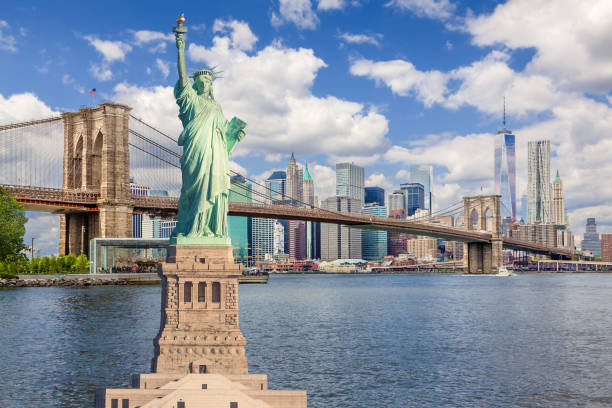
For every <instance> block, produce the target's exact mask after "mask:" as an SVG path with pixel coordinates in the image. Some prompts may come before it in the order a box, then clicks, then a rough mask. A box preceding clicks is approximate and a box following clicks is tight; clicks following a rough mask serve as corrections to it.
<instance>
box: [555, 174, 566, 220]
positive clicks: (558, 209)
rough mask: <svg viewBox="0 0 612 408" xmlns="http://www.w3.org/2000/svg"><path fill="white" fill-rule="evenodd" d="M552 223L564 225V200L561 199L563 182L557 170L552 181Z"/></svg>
mask: <svg viewBox="0 0 612 408" xmlns="http://www.w3.org/2000/svg"><path fill="white" fill-rule="evenodd" d="M553 224H557V225H565V200H564V199H563V182H562V181H561V177H559V170H557V176H556V177H555V181H554V182H553Z"/></svg>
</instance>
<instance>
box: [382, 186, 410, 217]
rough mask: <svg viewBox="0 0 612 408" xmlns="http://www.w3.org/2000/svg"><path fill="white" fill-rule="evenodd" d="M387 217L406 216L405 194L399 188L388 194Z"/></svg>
mask: <svg viewBox="0 0 612 408" xmlns="http://www.w3.org/2000/svg"><path fill="white" fill-rule="evenodd" d="M387 198H388V202H389V217H393V218H403V217H406V196H405V195H404V193H402V192H401V191H400V190H396V191H394V192H392V193H391V194H389V196H388V197H387Z"/></svg>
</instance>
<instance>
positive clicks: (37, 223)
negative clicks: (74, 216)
mask: <svg viewBox="0 0 612 408" xmlns="http://www.w3.org/2000/svg"><path fill="white" fill-rule="evenodd" d="M26 216H27V217H28V222H27V223H26V225H25V227H26V233H25V235H24V237H23V238H24V242H25V243H26V245H28V246H29V245H31V242H32V238H34V254H35V255H36V256H47V255H57V254H58V245H59V215H55V214H45V213H37V212H30V211H28V212H26Z"/></svg>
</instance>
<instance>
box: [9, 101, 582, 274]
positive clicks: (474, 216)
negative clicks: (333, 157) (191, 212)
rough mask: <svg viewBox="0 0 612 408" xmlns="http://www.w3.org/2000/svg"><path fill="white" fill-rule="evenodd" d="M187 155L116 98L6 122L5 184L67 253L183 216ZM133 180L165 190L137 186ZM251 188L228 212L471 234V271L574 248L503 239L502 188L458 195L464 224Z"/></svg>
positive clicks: (457, 237)
mask: <svg viewBox="0 0 612 408" xmlns="http://www.w3.org/2000/svg"><path fill="white" fill-rule="evenodd" d="M180 157H181V148H180V147H179V146H178V145H177V141H176V138H174V137H172V136H169V135H167V134H166V133H164V132H162V131H160V130H159V129H156V128H155V127H153V126H151V125H149V124H147V123H146V122H144V121H143V120H141V119H139V118H137V117H136V116H134V115H132V114H131V109H130V108H129V107H127V106H124V105H120V104H116V103H102V104H100V105H99V106H98V107H87V108H81V109H80V110H79V111H78V112H67V113H62V114H61V115H60V116H56V117H50V118H42V119H39V120H33V121H28V122H22V123H13V124H6V125H1V126H0V158H1V164H0V186H1V187H2V188H5V189H7V190H9V191H10V192H11V194H12V195H14V196H15V197H16V199H17V201H19V202H20V203H22V204H23V206H24V208H25V209H26V210H27V211H40V212H50V213H55V214H59V215H60V240H59V253H60V254H67V253H75V254H79V253H80V252H81V251H82V250H83V251H85V252H87V250H88V249H87V248H88V243H89V241H90V240H91V239H93V238H98V237H100V238H125V237H131V236H132V215H133V214H137V213H146V214H150V215H151V216H153V217H160V218H172V217H176V213H177V206H178V196H179V193H180V187H181V180H180V177H181V176H180V161H179V160H180ZM232 173H233V174H236V175H238V174H239V173H237V172H232ZM247 179H248V178H247ZM131 180H133V181H134V182H136V183H138V184H142V185H147V186H150V188H151V190H156V191H161V192H164V194H161V195H140V194H137V193H133V192H132V190H131V188H130V181H131ZM249 180H250V179H249ZM250 181H252V182H253V183H255V184H257V182H256V181H255V180H250ZM237 187H240V185H237ZM251 193H252V200H251V201H252V202H251V203H242V202H241V203H238V202H230V205H229V215H233V216H244V217H258V218H274V219H288V220H304V221H313V222H323V223H332V224H342V225H348V226H352V227H358V228H366V229H381V230H387V231H395V232H404V233H410V234H415V235H426V236H430V237H435V238H443V239H446V240H452V241H460V242H464V248H465V250H464V266H465V267H466V271H467V272H468V273H496V272H497V271H499V269H500V268H501V267H502V266H503V256H502V249H503V248H509V249H516V250H524V251H530V252H535V253H539V254H546V255H549V256H551V257H552V258H556V259H568V258H571V256H572V252H571V251H569V250H567V249H565V248H557V247H549V246H544V245H540V244H536V243H533V242H527V241H522V240H517V239H512V238H508V237H504V236H503V234H502V219H501V208H500V205H501V203H500V197H499V196H495V195H490V196H474V197H463V198H462V199H461V198H458V201H457V204H455V205H454V206H452V208H451V207H449V209H446V211H447V212H446V214H448V213H449V212H450V211H455V212H457V211H461V212H462V213H463V214H464V215H465V222H464V225H463V227H460V228H459V227H449V226H443V225H440V224H439V223H434V222H432V220H433V216H434V215H435V214H432V215H431V217H427V218H422V219H418V220H402V219H390V218H379V217H374V216H368V215H360V214H355V213H344V212H337V211H329V210H323V209H320V208H308V207H307V206H304V205H302V203H299V202H297V201H295V200H293V201H292V202H293V204H283V205H275V204H271V200H270V192H268V191H266V188H265V186H261V188H260V189H253V190H252V192H251ZM438 214H443V211H441V212H438Z"/></svg>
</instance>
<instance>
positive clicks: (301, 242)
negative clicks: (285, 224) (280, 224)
mask: <svg viewBox="0 0 612 408" xmlns="http://www.w3.org/2000/svg"><path fill="white" fill-rule="evenodd" d="M306 238H307V237H306V221H297V220H291V221H289V248H288V249H289V256H290V257H291V258H293V259H305V258H306V252H307V251H306Z"/></svg>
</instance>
